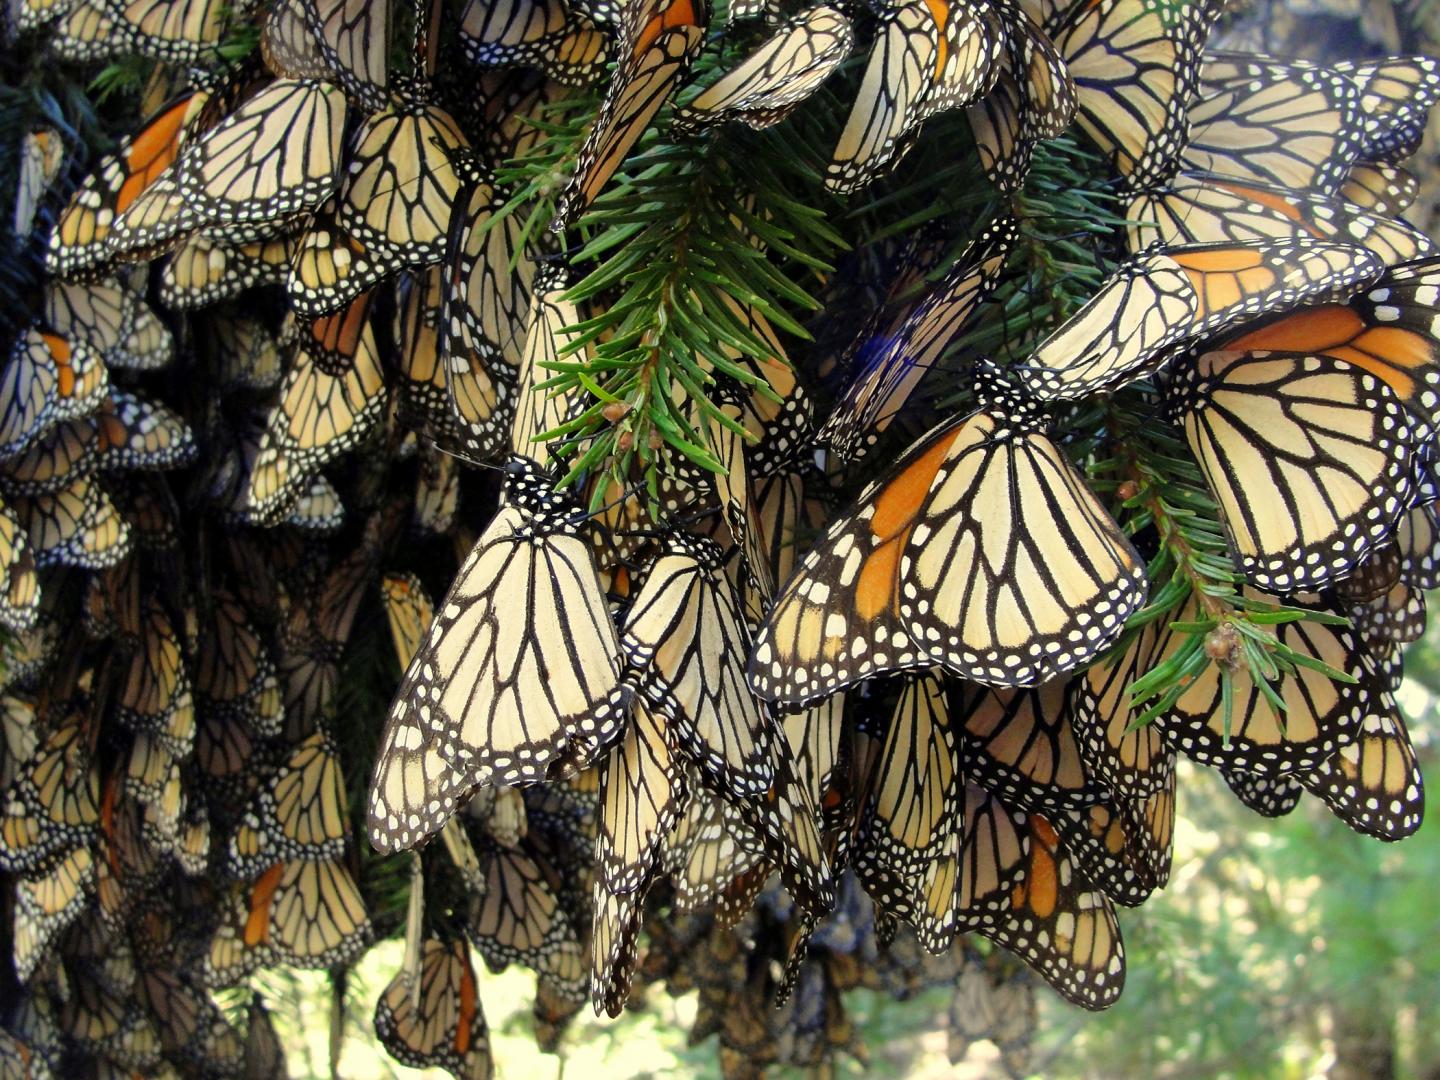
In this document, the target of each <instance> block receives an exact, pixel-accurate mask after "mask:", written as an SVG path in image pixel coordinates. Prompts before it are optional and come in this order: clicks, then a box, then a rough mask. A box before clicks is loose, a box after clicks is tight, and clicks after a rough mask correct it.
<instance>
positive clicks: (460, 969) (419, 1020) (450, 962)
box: [374, 937, 491, 1080]
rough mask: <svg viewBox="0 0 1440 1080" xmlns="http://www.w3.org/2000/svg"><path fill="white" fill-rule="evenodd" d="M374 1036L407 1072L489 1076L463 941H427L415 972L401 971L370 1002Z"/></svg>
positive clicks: (485, 1036) (485, 1038)
mask: <svg viewBox="0 0 1440 1080" xmlns="http://www.w3.org/2000/svg"><path fill="white" fill-rule="evenodd" d="M374 1023H375V1034H376V1036H377V1037H378V1038H379V1039H380V1044H381V1045H382V1046H384V1047H385V1049H386V1050H388V1051H389V1052H390V1056H391V1057H393V1058H394V1059H395V1060H396V1061H398V1062H400V1063H401V1064H402V1065H409V1066H411V1067H412V1068H416V1069H424V1068H442V1069H445V1070H447V1071H448V1072H449V1073H450V1074H451V1075H452V1076H455V1077H457V1078H460V1080H464V1078H466V1077H484V1076H489V1075H490V1072H491V1062H490V1033H489V1029H488V1028H487V1027H486V1024H485V1014H484V1012H483V1011H482V1010H481V1008H480V997H479V994H478V992H477V989H476V982H475V970H474V968H473V967H471V964H470V950H469V948H468V947H467V946H466V944H465V939H464V938H455V939H453V940H448V941H447V940H445V939H443V938H438V937H427V938H426V939H425V941H424V943H423V945H422V946H421V953H420V958H419V964H418V967H417V969H416V970H410V969H409V966H408V965H407V966H404V967H402V968H401V969H400V970H399V971H398V972H396V974H395V977H394V978H393V979H391V980H390V983H389V984H388V985H387V986H386V987H385V989H384V990H382V991H381V992H380V997H379V998H378V999H377V1000H376V1002H375V1021H374Z"/></svg>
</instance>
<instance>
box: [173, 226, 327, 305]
mask: <svg viewBox="0 0 1440 1080" xmlns="http://www.w3.org/2000/svg"><path fill="white" fill-rule="evenodd" d="M299 245H300V237H299V236H298V235H295V234H291V235H287V236H278V237H272V238H270V239H266V240H255V241H252V242H250V243H248V244H236V245H229V244H224V243H221V242H219V241H216V240H214V239H212V238H210V237H208V236H206V235H204V234H203V233H200V234H197V235H195V236H192V237H191V238H190V239H188V240H186V241H185V243H184V244H183V245H182V246H181V247H180V249H179V250H178V251H176V252H175V253H174V254H173V255H171V256H170V258H169V260H168V261H167V262H166V263H165V268H164V270H163V271H162V272H161V275H160V300H161V302H162V303H164V304H165V306H166V307H169V308H173V309H176V310H179V311H190V310H194V309H196V308H202V307H209V306H210V305H212V304H217V303H219V302H220V301H222V300H228V299H230V298H231V297H233V296H238V295H239V294H240V293H242V292H244V291H245V290H246V289H253V288H255V287H256V286H259V285H270V284H277V285H278V284H283V283H284V281H285V279H286V278H287V277H288V276H289V273H290V264H291V262H292V261H293V260H294V258H295V253H296V251H297V250H298V248H299Z"/></svg>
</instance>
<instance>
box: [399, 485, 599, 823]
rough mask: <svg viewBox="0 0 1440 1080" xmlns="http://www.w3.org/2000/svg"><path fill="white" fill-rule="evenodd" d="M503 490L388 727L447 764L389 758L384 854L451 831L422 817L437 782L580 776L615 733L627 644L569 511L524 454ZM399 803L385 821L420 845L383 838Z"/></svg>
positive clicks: (408, 746) (460, 784)
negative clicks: (436, 766)
mask: <svg viewBox="0 0 1440 1080" xmlns="http://www.w3.org/2000/svg"><path fill="white" fill-rule="evenodd" d="M505 491H506V499H507V504H506V505H505V506H503V507H502V508H501V510H500V512H499V513H498V514H497V515H496V516H495V518H494V520H493V521H491V523H490V526H489V527H488V528H487V529H486V530H485V532H484V534H483V535H482V536H481V537H480V539H479V541H478V542H477V543H476V545H475V548H474V549H473V550H472V551H471V553H470V555H469V557H468V558H467V559H466V561H465V564H464V565H463V566H462V567H461V568H460V572H459V574H458V575H457V576H456V579H455V583H454V584H453V585H452V586H451V589H450V593H449V595H448V596H447V597H446V599H445V602H444V604H443V605H442V607H441V614H440V616H439V617H438V618H437V619H436V620H435V621H434V622H433V623H432V624H431V626H430V629H429V631H428V633H427V634H426V637H425V641H424V643H423V645H422V646H421V648H420V650H419V651H418V652H417V653H416V654H415V657H414V659H413V660H412V661H411V663H410V666H409V668H408V669H407V671H406V673H405V678H404V679H403V681H402V682H401V685H400V689H399V691H398V693H397V694H396V697H395V702H394V704H393V705H392V706H391V709H390V717H389V720H388V721H387V724H388V726H387V729H386V732H387V734H386V737H385V745H386V746H387V747H393V746H397V745H398V746H399V747H401V748H402V749H405V750H407V751H409V750H412V749H414V748H417V747H424V748H426V749H425V751H424V753H425V755H426V756H428V752H429V751H428V748H429V747H433V748H434V749H435V751H436V752H437V753H438V754H439V755H440V756H441V757H442V758H443V759H444V760H445V761H446V762H448V763H449V764H450V766H451V769H450V770H448V771H445V772H439V771H436V772H434V773H431V774H430V775H425V774H423V770H422V775H420V776H416V775H414V766H415V765H417V764H419V762H416V761H413V760H410V759H408V758H401V759H400V762H399V763H398V764H399V765H400V768H401V770H402V771H401V772H400V773H398V774H395V773H389V770H391V769H393V768H394V765H393V764H391V763H390V762H389V761H388V759H387V758H386V756H384V755H382V757H381V758H380V764H379V765H378V766H377V771H376V777H375V780H374V781H372V788H371V800H372V802H371V807H372V817H371V831H372V836H371V840H372V843H376V846H377V847H380V848H381V850H386V849H389V848H391V847H393V846H394V845H396V844H397V843H414V842H415V840H418V839H423V837H424V836H428V835H429V834H430V833H432V832H434V831H435V830H436V829H438V828H439V827H440V825H441V824H443V820H444V819H443V817H438V816H431V815H430V814H425V813H417V812H416V809H415V807H416V806H417V804H418V805H428V804H430V803H431V801H432V799H438V798H439V795H437V794H436V793H435V792H434V791H432V790H431V776H435V777H436V778H437V779H441V778H443V784H441V785H440V786H441V787H442V788H443V789H444V790H445V791H447V792H453V791H454V790H459V789H461V788H466V789H468V788H473V787H476V786H479V785H482V784H487V783H491V782H494V783H499V784H505V785H513V784H517V783H530V782H534V781H536V780H539V779H542V778H544V777H545V776H546V775H547V772H548V773H552V774H553V773H554V772H556V771H559V770H564V771H574V770H575V769H577V768H579V767H583V765H585V764H587V763H588V762H589V761H590V759H592V758H593V757H594V756H595V754H596V753H598V751H599V749H600V747H602V746H604V745H605V744H606V743H607V742H608V741H609V740H610V738H611V737H612V736H613V735H614V734H615V733H616V731H617V730H618V729H619V726H620V723H621V717H620V716H618V715H615V704H614V703H613V702H611V701H610V700H609V697H610V695H611V692H612V691H613V690H614V689H615V687H616V685H617V683H618V679H619V657H620V644H619V641H618V640H617V639H616V636H615V630H614V627H613V625H612V624H611V622H610V615H609V611H608V609H607V607H606V604H605V597H604V594H603V593H602V592H601V591H600V581H599V578H598V576H597V574H596V571H595V564H594V560H593V559H592V557H591V555H590V552H589V549H588V547H587V546H586V543H585V541H584V540H583V539H581V538H580V537H578V536H577V535H575V527H576V523H575V521H574V520H573V514H572V512H571V511H570V510H569V509H568V507H567V505H566V504H565V503H564V502H563V501H561V500H560V499H559V498H558V497H557V496H556V495H555V494H554V493H553V492H552V491H550V490H549V482H548V481H547V480H546V479H545V474H544V473H543V472H541V471H540V470H539V468H538V467H537V466H535V465H533V464H531V463H529V462H527V461H525V460H523V459H517V460H515V461H513V462H512V463H511V464H510V466H509V467H508V469H507V476H506V486H505ZM517 612H529V618H528V619H527V620H525V625H521V624H519V623H517V624H515V625H513V626H507V625H506V622H505V620H506V619H507V617H509V616H513V615H514V614H516V613H517ZM522 703H523V711H522V708H521V706H522ZM424 760H425V757H422V758H421V759H420V761H421V762H423V761H424ZM387 774H388V776H387ZM382 776H385V777H386V778H385V779H383V780H382ZM382 783H383V789H382V788H381V787H380V786H379V785H380V784H382ZM452 784H453V785H454V787H453V788H452V787H451V786H450V785H452ZM397 789H398V790H397ZM382 790H383V794H382ZM422 790H423V791H424V792H425V794H426V796H427V797H426V798H425V800H424V802H423V803H421V802H419V801H418V795H419V793H420V792H421V791H422ZM402 792H403V796H402V794H401V793H402ZM392 793H394V794H392ZM396 797H402V798H403V799H404V800H405V805H406V806H407V807H409V809H407V810H405V811H404V812H400V809H399V807H396V806H393V805H386V806H385V809H386V811H387V814H388V815H389V816H391V817H392V818H395V819H398V820H399V821H402V822H404V823H405V824H406V826H407V827H408V828H411V829H416V830H418V829H422V828H423V829H424V832H423V833H419V834H418V835H416V836H415V838H414V840H402V841H397V840H395V839H393V838H391V837H389V836H387V835H384V834H380V835H377V830H376V828H375V823H376V820H377V817H376V813H375V811H376V809H377V806H378V805H379V803H380V800H382V799H383V800H384V801H385V803H387V804H388V803H389V800H391V799H392V798H396ZM444 798H445V799H446V800H448V799H449V798H450V795H448V794H446V795H445V796H444ZM435 805H437V806H438V805H440V804H439V803H436V804H435ZM437 815H438V811H437ZM416 817H418V818H419V819H420V820H419V821H414V820H413V819H414V818H416ZM387 828H388V826H387Z"/></svg>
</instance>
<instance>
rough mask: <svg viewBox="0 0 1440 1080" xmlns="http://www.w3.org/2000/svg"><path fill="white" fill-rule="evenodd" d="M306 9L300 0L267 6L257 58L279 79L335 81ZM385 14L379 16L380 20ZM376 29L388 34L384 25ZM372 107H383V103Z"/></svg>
mask: <svg viewBox="0 0 1440 1080" xmlns="http://www.w3.org/2000/svg"><path fill="white" fill-rule="evenodd" d="M309 6H310V5H308V4H306V3H305V2H304V0H277V2H276V3H274V4H271V5H270V7H269V9H268V10H267V11H265V13H264V15H263V17H262V18H261V20H260V42H259V45H260V57H261V59H262V60H263V61H264V63H265V67H267V68H268V69H269V70H270V72H271V74H273V75H278V76H280V77H281V78H282V79H328V80H330V81H332V82H336V81H339V80H338V79H337V78H336V73H335V72H334V70H333V69H332V68H331V65H330V57H329V56H327V55H326V53H325V52H324V51H323V50H322V49H321V47H320V42H319V41H318V40H317V39H316V37H315V35H314V33H312V32H311V29H310V26H309V24H308V23H307V22H306V13H307V8H308V7H309ZM386 14H387V13H382V18H385V17H386ZM376 29H381V30H383V32H384V33H388V32H389V26H388V23H387V24H386V25H384V26H383V27H376ZM381 62H382V63H383V62H384V58H383V57H382V58H381ZM361 104H362V106H363V104H364V103H363V102H362V103H361ZM376 107H377V108H379V107H383V101H382V102H381V103H379V104H377V106H376Z"/></svg>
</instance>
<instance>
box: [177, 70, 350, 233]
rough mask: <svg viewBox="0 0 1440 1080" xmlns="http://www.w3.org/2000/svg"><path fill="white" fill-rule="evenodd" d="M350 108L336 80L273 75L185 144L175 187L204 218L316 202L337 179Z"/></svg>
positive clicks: (270, 214)
mask: <svg viewBox="0 0 1440 1080" xmlns="http://www.w3.org/2000/svg"><path fill="white" fill-rule="evenodd" d="M345 114H346V104H345V95H344V94H343V93H342V92H341V91H340V90H339V89H338V88H336V87H335V86H332V85H331V84H329V83H325V82H320V81H318V80H313V79H276V80H275V81H274V82H272V83H270V84H269V85H268V86H266V87H264V88H263V89H261V90H260V91H258V92H257V93H255V94H254V95H252V96H251V97H250V98H248V99H247V100H246V101H245V102H243V103H242V104H241V105H240V107H239V108H237V109H236V110H235V111H234V112H232V113H231V114H230V115H229V116H227V117H225V119H224V120H222V121H221V122H220V123H219V124H217V125H216V126H215V127H213V128H212V129H210V130H209V131H207V132H205V134H204V135H202V136H200V137H199V138H197V139H196V140H195V141H194V142H193V143H192V144H191V145H190V146H188V147H187V148H186V152H185V153H184V154H183V155H182V156H181V157H180V158H179V159H178V160H177V161H176V163H175V186H176V191H177V193H178V194H179V196H180V197H181V198H182V199H184V200H185V202H186V204H187V205H189V206H191V207H193V209H194V211H195V213H197V214H198V215H200V217H201V218H202V219H203V220H205V221H210V222H214V223H217V224H224V225H228V224H231V223H238V224H246V223H262V222H264V223H268V222H284V221H286V220H287V219H289V218H291V217H293V216H294V215H296V214H299V213H304V212H306V211H310V210H314V209H317V208H318V207H319V206H320V204H321V203H323V202H324V201H325V200H326V199H327V198H329V197H330V196H331V195H332V194H333V193H334V192H335V189H336V187H337V185H338V184H339V182H340V162H341V156H342V153H343V150H344V145H343V143H344V131H345Z"/></svg>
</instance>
